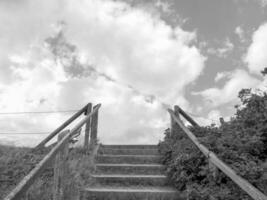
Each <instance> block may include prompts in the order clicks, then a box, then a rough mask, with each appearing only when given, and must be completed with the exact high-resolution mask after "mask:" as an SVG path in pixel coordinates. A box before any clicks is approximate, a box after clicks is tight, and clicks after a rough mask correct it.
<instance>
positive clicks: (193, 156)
mask: <svg viewBox="0 0 267 200" xmlns="http://www.w3.org/2000/svg"><path fill="white" fill-rule="evenodd" d="M239 98H240V99H241V103H242V104H241V105H240V106H236V114H235V117H233V118H232V119H231V120H230V121H229V122H226V123H224V124H223V125H221V126H220V127H215V126H206V127H199V128H195V127H189V129H190V130H191V131H192V132H193V133H194V134H195V135H196V136H197V137H198V138H199V140H200V142H201V143H202V144H204V145H205V146H206V147H207V148H208V149H209V150H211V151H213V152H214V153H215V154H217V156H218V157H219V158H220V159H221V160H223V161H224V162H225V163H226V164H228V165H229V166H230V167H231V168H232V169H233V170H234V171H235V172H237V174H238V175H240V176H242V177H243V178H245V179H246V180H248V181H249V182H250V183H251V184H253V185H254V186H256V187H257V188H258V189H260V190H261V191H262V192H264V193H267V187H266V185H267V180H266V178H264V168H263V164H264V162H265V159H266V153H267V142H266V141H267V140H266V138H267V136H266V132H267V123H266V122H267V95H266V93H262V92H261V93H252V92H251V90H242V91H241V92H240V93H239ZM177 135H183V137H182V138H179V137H177ZM160 152H161V153H162V154H163V155H164V158H163V163H165V164H166V166H167V174H168V176H169V178H170V180H171V181H172V182H173V184H174V185H175V187H176V188H177V189H179V190H182V191H187V194H188V199H212V200H217V199H218V200H219V199H235V200H238V199H240V200H241V199H250V197H249V196H248V195H246V193H245V192H243V191H242V190H241V189H240V188H239V187H238V186H237V185H236V184H235V183H234V182H233V181H232V180H230V179H229V178H228V177H226V176H225V175H224V174H223V173H222V172H220V171H219V172H218V174H217V176H216V177H214V176H212V173H211V170H210V169H209V163H208V162H207V159H206V158H205V157H204V156H203V154H202V153H201V152H200V151H199V150H198V149H197V148H196V146H195V145H194V144H193V143H192V142H191V140H190V139H189V138H188V137H187V136H185V133H184V132H183V131H182V130H181V129H179V128H178V129H177V130H176V134H175V135H170V130H169V129H167V130H166V131H165V138H164V140H163V141H162V142H161V143H160ZM265 176H266V174H265Z"/></svg>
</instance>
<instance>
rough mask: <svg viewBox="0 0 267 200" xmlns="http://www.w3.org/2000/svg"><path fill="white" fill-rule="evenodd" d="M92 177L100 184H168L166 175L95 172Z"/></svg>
mask: <svg viewBox="0 0 267 200" xmlns="http://www.w3.org/2000/svg"><path fill="white" fill-rule="evenodd" d="M92 178H94V179H95V180H96V183H97V184H100V185H112V186H166V185H168V179H167V177H166V176H164V175H129V174H128V175H125V174H99V175H98V174H94V175H92Z"/></svg>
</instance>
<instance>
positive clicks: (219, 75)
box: [214, 72, 232, 82]
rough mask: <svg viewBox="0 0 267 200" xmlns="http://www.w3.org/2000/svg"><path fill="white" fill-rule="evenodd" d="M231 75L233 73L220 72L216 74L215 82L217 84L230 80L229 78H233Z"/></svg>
mask: <svg viewBox="0 0 267 200" xmlns="http://www.w3.org/2000/svg"><path fill="white" fill-rule="evenodd" d="M231 73H232V72H218V73H217V74H216V77H215V79H214V80H215V82H219V81H220V80H222V79H225V78H228V77H229V76H231Z"/></svg>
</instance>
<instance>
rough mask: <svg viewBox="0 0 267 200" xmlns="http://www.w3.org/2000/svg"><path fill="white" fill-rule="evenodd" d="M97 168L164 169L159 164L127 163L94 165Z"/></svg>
mask: <svg viewBox="0 0 267 200" xmlns="http://www.w3.org/2000/svg"><path fill="white" fill-rule="evenodd" d="M97 166H100V167H101V166H109V167H117V166H118V167H164V165H161V164H127V163H121V164H120V163H119V164H112V163H101V164H96V167H97Z"/></svg>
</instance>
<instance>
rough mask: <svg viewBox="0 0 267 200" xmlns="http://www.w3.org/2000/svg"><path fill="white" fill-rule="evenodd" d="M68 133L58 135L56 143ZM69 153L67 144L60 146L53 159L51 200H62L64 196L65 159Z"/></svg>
mask: <svg viewBox="0 0 267 200" xmlns="http://www.w3.org/2000/svg"><path fill="white" fill-rule="evenodd" d="M68 132H69V131H65V132H62V133H60V134H59V135H58V142H59V141H60V140H62V139H63V138H64V136H65V135H66V134H68ZM68 153H69V143H66V144H65V145H63V146H62V148H61V149H60V151H59V152H58V153H57V155H56V158H55V166H54V182H53V200H64V199H65V196H66V195H65V194H66V180H65V179H66V174H67V167H68V166H67V158H68Z"/></svg>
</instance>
